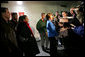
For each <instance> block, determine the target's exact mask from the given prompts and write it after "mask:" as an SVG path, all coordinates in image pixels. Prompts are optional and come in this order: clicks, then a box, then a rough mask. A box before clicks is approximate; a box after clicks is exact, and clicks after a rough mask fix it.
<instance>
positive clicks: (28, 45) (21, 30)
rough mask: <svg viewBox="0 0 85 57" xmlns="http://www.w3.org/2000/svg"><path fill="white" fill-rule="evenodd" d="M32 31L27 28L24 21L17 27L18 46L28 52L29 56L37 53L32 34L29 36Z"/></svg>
mask: <svg viewBox="0 0 85 57" xmlns="http://www.w3.org/2000/svg"><path fill="white" fill-rule="evenodd" d="M31 35H32V32H31V31H30V29H29V28H28V26H27V25H26V23H25V22H21V23H19V24H18V27H17V39H18V43H19V46H20V48H21V49H22V50H23V51H24V52H25V53H28V55H29V56H32V55H36V54H38V53H39V49H38V46H37V43H36V39H35V37H34V36H31Z"/></svg>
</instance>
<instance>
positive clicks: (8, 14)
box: [4, 9, 10, 19]
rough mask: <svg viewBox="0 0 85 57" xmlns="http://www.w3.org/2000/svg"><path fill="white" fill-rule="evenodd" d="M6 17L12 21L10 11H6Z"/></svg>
mask: <svg viewBox="0 0 85 57" xmlns="http://www.w3.org/2000/svg"><path fill="white" fill-rule="evenodd" d="M4 16H5V17H6V18H7V19H10V12H9V10H8V9H6V12H5V14H4Z"/></svg>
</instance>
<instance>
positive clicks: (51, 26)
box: [46, 20, 58, 37]
mask: <svg viewBox="0 0 85 57" xmlns="http://www.w3.org/2000/svg"><path fill="white" fill-rule="evenodd" d="M46 28H47V32H48V37H55V36H58V33H57V32H56V28H55V25H54V24H53V23H52V22H51V21H50V20H48V21H47V26H46Z"/></svg>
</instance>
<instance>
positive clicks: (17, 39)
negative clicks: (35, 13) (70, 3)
mask: <svg viewBox="0 0 85 57" xmlns="http://www.w3.org/2000/svg"><path fill="white" fill-rule="evenodd" d="M83 12H84V8H82V7H73V8H71V9H70V12H66V11H62V14H59V12H58V11H56V12H55V14H53V13H47V14H45V13H41V19H40V20H39V21H38V22H37V24H36V29H37V30H38V32H39V34H40V37H41V47H42V50H44V51H48V53H49V54H50V55H51V56H58V55H59V54H58V50H57V47H58V45H59V43H58V41H60V42H61V46H62V45H64V47H65V49H64V51H65V55H63V56H72V55H73V56H76V55H79V54H80V53H82V51H83V45H84V13H83ZM11 15H12V19H11V20H10V12H9V9H8V8H5V7H1V22H0V23H1V37H0V45H1V47H0V52H1V53H0V54H1V55H2V56H23V54H24V55H25V56H36V54H39V53H40V51H39V48H38V45H37V42H36V39H35V36H34V34H33V31H32V29H31V27H30V25H29V18H28V16H27V15H22V16H19V21H17V20H18V15H17V13H12V14H11ZM45 42H46V43H45ZM49 43H50V48H49V47H48V46H49ZM45 45H46V46H45ZM82 54H83V53H82ZM80 55H81V54H80Z"/></svg>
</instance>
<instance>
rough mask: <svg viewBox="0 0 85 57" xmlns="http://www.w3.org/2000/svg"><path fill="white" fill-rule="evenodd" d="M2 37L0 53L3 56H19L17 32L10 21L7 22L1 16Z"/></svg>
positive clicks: (0, 38) (0, 39)
mask: <svg viewBox="0 0 85 57" xmlns="http://www.w3.org/2000/svg"><path fill="white" fill-rule="evenodd" d="M0 24H1V27H0V28H1V32H0V33H1V37H0V55H1V56H18V55H19V54H18V53H19V52H17V51H18V45H17V41H16V34H15V32H14V30H13V29H12V28H11V27H10V25H9V23H6V21H5V20H4V19H2V18H1V22H0ZM19 56H20V55H19Z"/></svg>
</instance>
